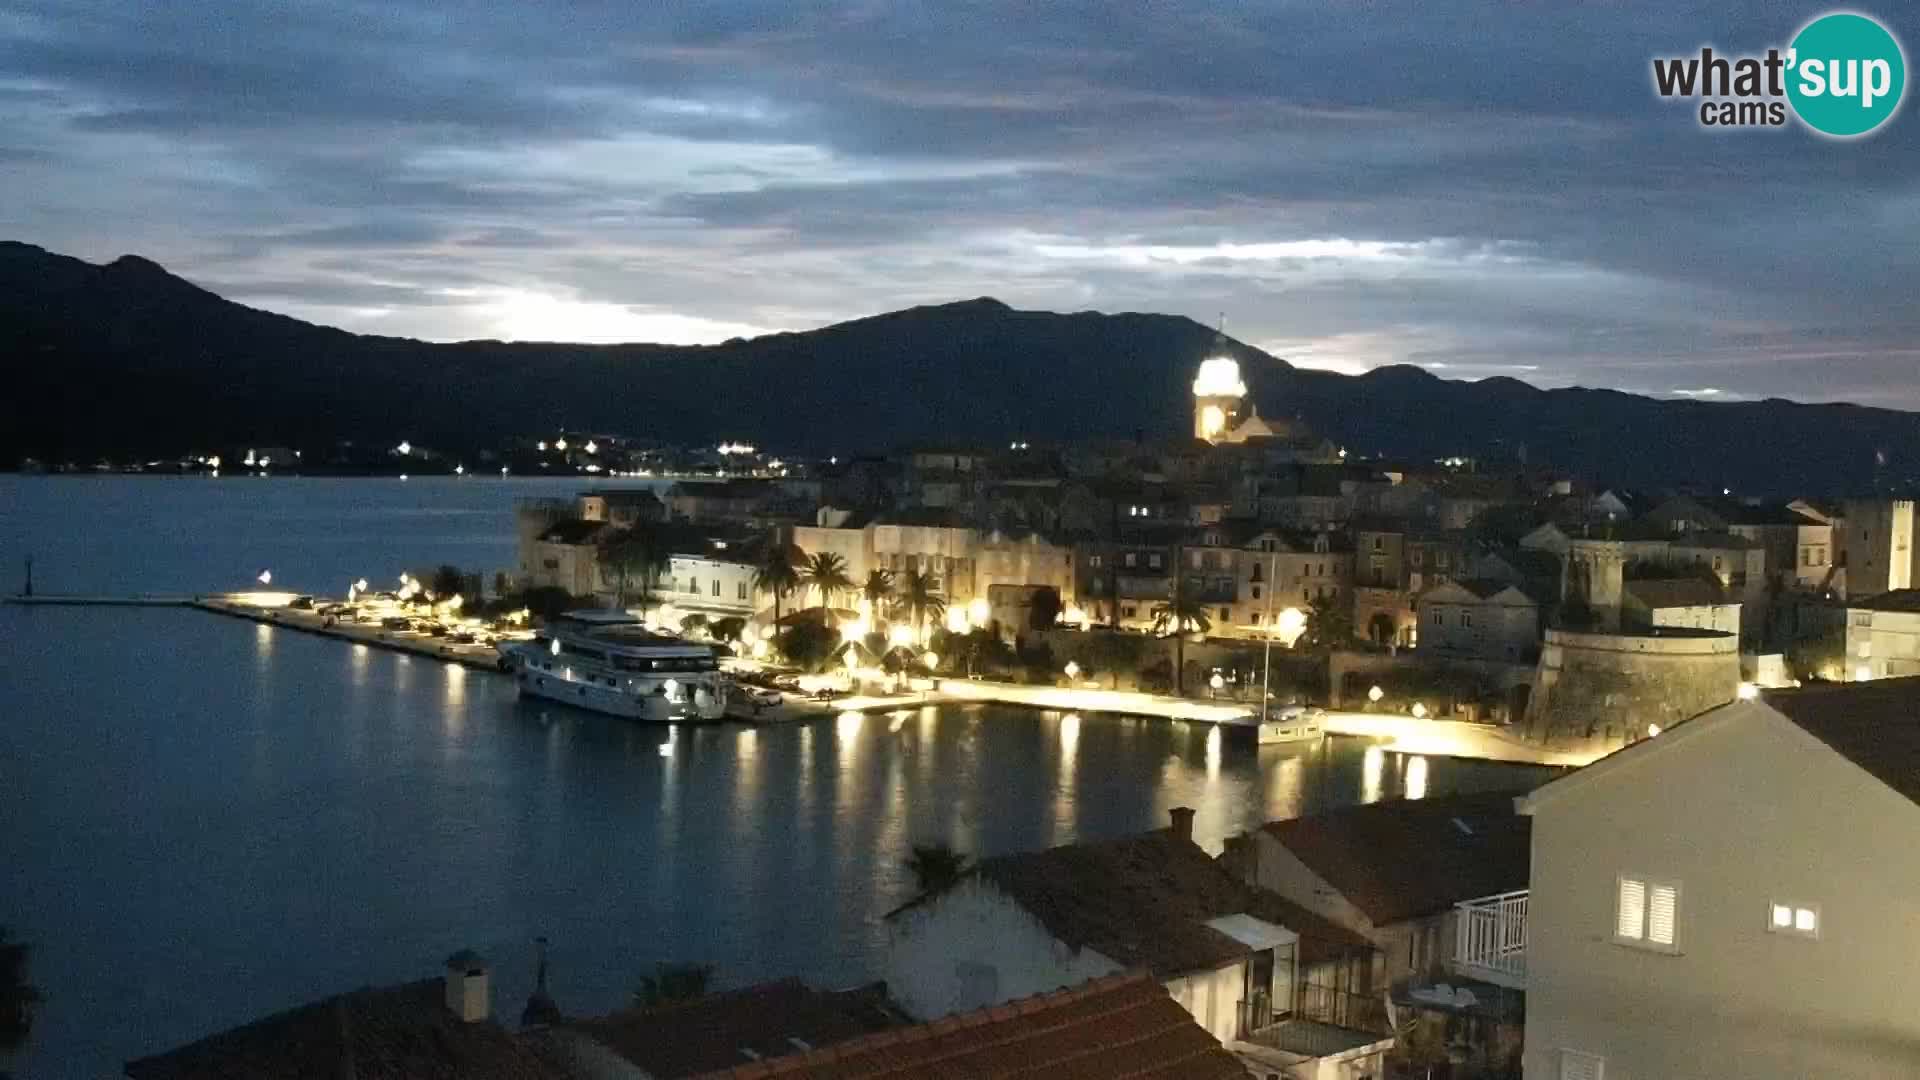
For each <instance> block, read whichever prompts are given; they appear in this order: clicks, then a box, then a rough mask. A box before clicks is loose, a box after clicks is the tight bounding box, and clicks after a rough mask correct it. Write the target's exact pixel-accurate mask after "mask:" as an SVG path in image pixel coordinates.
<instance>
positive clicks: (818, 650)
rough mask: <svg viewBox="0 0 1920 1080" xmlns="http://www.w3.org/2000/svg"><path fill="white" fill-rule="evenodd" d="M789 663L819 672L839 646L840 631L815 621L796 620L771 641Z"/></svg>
mask: <svg viewBox="0 0 1920 1080" xmlns="http://www.w3.org/2000/svg"><path fill="white" fill-rule="evenodd" d="M773 643H774V644H775V645H776V646H778V647H779V649H780V653H781V655H783V656H785V657H786V658H787V661H788V662H789V663H792V664H795V665H798V666H799V667H803V668H805V669H807V670H808V671H819V670H820V669H822V668H824V667H826V666H827V662H828V661H830V660H832V659H833V655H834V653H835V652H836V651H837V650H838V648H839V646H840V631H838V630H835V629H833V628H832V627H830V626H828V625H827V624H825V623H823V622H820V621H819V620H817V619H811V618H809V619H796V620H794V624H793V625H792V626H789V627H787V628H786V629H785V630H782V631H780V634H779V636H777V637H775V638H774V639H773Z"/></svg>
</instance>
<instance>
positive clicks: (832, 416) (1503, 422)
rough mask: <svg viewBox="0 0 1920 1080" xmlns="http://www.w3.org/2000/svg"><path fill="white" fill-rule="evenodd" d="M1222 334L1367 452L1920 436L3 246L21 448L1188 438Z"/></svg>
mask: <svg viewBox="0 0 1920 1080" xmlns="http://www.w3.org/2000/svg"><path fill="white" fill-rule="evenodd" d="M1216 341H1223V344H1221V345H1220V346H1219V347H1220V348H1222V349H1224V351H1226V352H1227V353H1229V354H1231V355H1233V356H1234V357H1235V358H1236V359H1238V360H1239V361H1240V363H1241V365H1242V369H1243V374H1244V376H1245V378H1246V381H1247V382H1248V384H1249V386H1250V387H1251V391H1252V397H1253V399H1254V401H1255V403H1256V404H1257V405H1258V406H1259V408H1260V411H1261V413H1262V415H1266V416H1274V417H1293V418H1299V419H1301V420H1304V421H1305V422H1306V423H1308V424H1309V425H1311V426H1312V427H1313V428H1314V429H1316V430H1318V431H1319V432H1321V433H1323V434H1325V435H1327V436H1328V437H1329V438H1332V439H1334V440H1335V441H1337V442H1340V443H1342V444H1344V445H1347V446H1349V447H1351V448H1352V449H1354V450H1355V452H1357V453H1362V454H1376V453H1378V454H1387V455H1392V456H1398V457H1410V458H1416V459H1419V458H1431V457H1441V456H1450V455H1455V454H1464V455H1467V456H1479V457H1511V456H1514V455H1516V454H1518V453H1519V452H1520V451H1521V448H1523V447H1524V448H1525V449H1526V451H1527V452H1528V453H1529V454H1530V456H1531V458H1532V460H1534V461H1535V462H1542V463H1552V464H1554V465H1557V466H1561V467H1567V468H1573V469H1576V470H1579V471H1583V472H1587V473H1590V474H1593V475H1598V476H1602V477H1606V478H1608V479H1610V480H1612V481H1613V482H1617V483H1624V484H1630V485H1636V486H1653V485H1660V484H1667V483H1682V482H1691V483H1695V484H1708V485H1713V486H1719V485H1722V484H1724V485H1726V486H1730V487H1736V488H1740V489H1742V490H1748V491H1769V492H1772V491H1782V492H1784V491H1812V492H1835V491H1847V490H1859V489H1864V488H1865V487H1867V486H1869V485H1871V484H1872V483H1873V482H1875V480H1876V479H1878V477H1877V475H1876V466H1875V455H1876V452H1883V453H1885V454H1887V455H1888V456H1889V457H1890V458H1891V460H1892V461H1893V462H1894V463H1895V467H1896V469H1898V468H1902V467H1904V468H1907V469H1909V470H1910V469H1911V466H1910V465H1909V464H1908V463H1910V462H1912V461H1913V460H1914V459H1915V458H1916V457H1920V415H1916V414H1913V413H1905V412H1897V411H1894V410H1888V409H1879V408H1870V407H1866V406H1859V405H1852V404H1837V403H1828V404H1804V403H1794V402H1785V401H1782V400H1780V399H1767V400H1765V401H1754V402H1703V401H1694V400H1680V401H1668V400H1660V399H1654V398H1648V397H1642V396H1639V395H1633V394H1627V393H1625V392H1622V391H1616V390H1608V389H1604V388H1582V387H1570V388H1551V389H1547V388H1541V387H1535V386H1532V385H1531V384H1528V383H1526V382H1524V381H1522V380H1519V379H1514V378H1512V377H1509V376H1493V377H1490V378H1487V379H1482V380H1477V381H1461V380H1454V379H1448V378H1444V377H1442V376H1439V375H1436V374H1435V373H1434V372H1432V371H1429V370H1427V369H1425V368H1420V367H1415V366H1412V365H1405V364H1400V365H1389V366H1385V367H1381V368H1375V369H1373V370H1371V371H1369V372H1366V373H1365V374H1362V375H1358V376H1348V375H1341V374H1338V373H1334V372H1327V371H1320V370H1314V369H1306V368H1297V367H1294V366H1293V365H1291V364H1289V363H1287V362H1286V361H1285V360H1284V359H1283V358H1280V357H1276V356H1272V355H1270V354H1268V353H1266V352H1264V351H1262V350H1260V349H1258V348H1255V347H1253V346H1251V345H1247V344H1246V343H1244V342H1240V341H1236V340H1234V339H1232V338H1231V337H1226V338H1224V339H1222V338H1221V337H1220V336H1219V335H1217V333H1216V331H1215V330H1213V329H1212V328H1209V327H1206V326H1204V325H1202V324H1200V323H1198V322H1195V321H1193V320H1191V319H1188V318H1185V317H1183V316H1174V315H1159V314H1153V313H1147V312H1115V313H1104V312H1094V311H1083V312H1072V313H1055V312H1044V311H1025V310H1021V309H1017V308H1014V307H1011V306H1009V305H1008V304H1006V303H1004V302H1003V301H1000V300H998V299H996V298H993V297H990V296H981V297H975V298H972V299H968V300H958V301H952V302H948V303H943V304H927V305H920V306H916V307H910V308H905V309H901V310H897V311H889V312H881V313H877V314H874V315H869V316H863V317H861V318H856V319H850V320H847V321H844V322H839V323H834V324H831V325H828V326H824V327H820V328H817V329H814V330H804V331H782V332H777V333H773V334H766V335H761V336H759V337H754V338H736V339H733V340H730V341H726V342H722V343H718V344H711V345H700V346H675V345H660V344H650V343H640V342H635V343H624V344H608V345H586V344H575V343H567V342H525V341H520V342H502V341H490V340H470V341H461V342H447V343H435V342H426V341H420V340H417V339H412V338H398V337H386V336H377V335H361V334H355V333H352V332H349V331H346V330H342V329H338V328H335V327H328V326H321V325H317V324H313V323H307V322H304V321H302V320H299V319H296V318H293V317H291V316H287V315H281V314H277V313H274V312H270V311H264V310H261V309H257V308H252V307H249V306H247V305H244V304H239V303H236V302H234V301H231V300H228V299H226V298H224V297H221V296H219V295H218V294H216V293H214V292H211V291H208V290H206V289H204V288H202V287H200V286H198V285H196V284H194V283H193V282H191V281H188V280H187V279H185V278H182V277H179V276H178V275H175V274H172V273H171V272H169V271H167V270H166V269H165V268H164V267H162V266H160V265H159V264H158V263H155V262H153V261H152V260H149V259H146V258H144V257H142V256H138V255H123V256H121V257H119V258H116V259H114V260H113V261H111V262H109V263H106V264H103V265H102V264H93V263H87V262H84V261H82V260H79V259H74V258H72V257H70V256H65V255H60V254H57V253H54V252H50V251H47V250H45V249H43V248H40V247H37V246H35V245H31V244H25V243H22V242H19V241H0V352H4V353H5V354H7V355H10V356H13V357H14V358H15V361H16V362H15V363H14V364H12V365H10V366H11V367H12V368H13V369H14V372H13V378H14V382H15V384H16V386H17V387H19V389H20V392H19V393H16V394H15V395H14V396H13V400H14V401H15V402H16V404H15V405H14V406H13V411H14V412H15V413H16V414H17V415H15V417H14V418H13V419H14V423H12V424H10V425H9V431H8V432H6V433H0V461H12V460H17V459H19V458H20V457H23V456H34V457H39V458H42V459H45V460H54V461H59V460H67V459H68V458H69V457H72V456H75V455H92V454H128V453H137V454H146V455H162V454H173V453H180V452H184V451H188V450H191V449H193V448H195V447H217V446H231V445H234V444H244V443H256V444H260V445H270V444H279V445H287V444H292V445H309V446H326V445H331V444H332V443H333V442H334V441H335V440H338V439H348V440H357V441H364V442H370V443H372V444H375V445H384V444H388V443H391V442H397V441H398V440H399V439H400V438H410V439H412V440H413V441H415V442H416V443H420V444H422V445H439V446H446V447H449V448H453V449H467V448H469V447H479V446H484V445H494V444H497V443H498V442H500V441H501V440H503V439H506V438H509V437H512V436H515V435H522V434H526V433H531V432H538V431H544V430H549V429H552V428H556V427H558V426H561V425H566V426H568V427H570V428H584V429H591V430H606V431H621V432H626V433H630V434H636V435H647V436H653V437H656V438H659V439H662V440H663V441H669V442H681V443H693V444H701V443H707V442H718V441H722V440H725V439H747V440H749V441H754V442H756V443H759V444H761V445H769V446H778V447H781V448H782V449H783V450H789V451H794V452H802V453H821V454H825V453H833V452H854V451H859V450H888V449H894V448H897V447H898V446H901V445H905V444H910V443H913V442H916V441H938V442H955V441H961V442H981V443H987V444H992V443H996V442H1001V441H1006V440H1008V439H1012V438H1025V439H1042V440H1051V439H1060V440H1072V439H1084V438H1101V437H1109V438H1112V437H1118V438H1130V437H1134V436H1136V435H1138V436H1144V437H1177V436H1184V435H1185V434H1186V433H1187V432H1188V431H1190V430H1191V429H1190V426H1189V425H1190V423H1191V418H1190V412H1189V408H1190V404H1189V403H1190V400H1191V398H1190V393H1189V388H1188V383H1189V382H1190V381H1191V379H1192V376H1193V371H1194V368H1195V367H1196V366H1197V365H1198V363H1199V361H1200V359H1201V358H1202V357H1204V356H1206V355H1208V354H1210V353H1211V352H1213V351H1214V349H1215V348H1216Z"/></svg>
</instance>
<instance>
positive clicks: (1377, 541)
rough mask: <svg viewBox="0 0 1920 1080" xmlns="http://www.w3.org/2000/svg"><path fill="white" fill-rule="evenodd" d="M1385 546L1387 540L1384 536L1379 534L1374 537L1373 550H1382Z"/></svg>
mask: <svg viewBox="0 0 1920 1080" xmlns="http://www.w3.org/2000/svg"><path fill="white" fill-rule="evenodd" d="M1385 547H1386V540H1385V539H1384V538H1382V537H1378V536H1376V537H1374V538H1373V550H1375V551H1380V550H1382V549H1383V548H1385Z"/></svg>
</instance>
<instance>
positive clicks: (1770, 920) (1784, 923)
mask: <svg viewBox="0 0 1920 1080" xmlns="http://www.w3.org/2000/svg"><path fill="white" fill-rule="evenodd" d="M1767 932H1768V933H1773V934H1788V935H1791V936H1793V937H1805V938H1815V939H1818V938H1819V937H1820V905H1818V904H1793V903H1787V902H1785V901H1781V900H1775V901H1774V902H1773V903H1771V904H1768V905H1767Z"/></svg>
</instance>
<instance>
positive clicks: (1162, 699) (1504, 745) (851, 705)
mask: <svg viewBox="0 0 1920 1080" xmlns="http://www.w3.org/2000/svg"><path fill="white" fill-rule="evenodd" d="M293 596H294V594H292V593H278V592H264V591H263V592H240V593H217V594H211V595H205V596H188V595H160V594H143V595H134V596H85V595H53V594H46V595H33V596H26V595H16V596H9V597H7V598H6V602H7V603H9V604H20V605H32V606H42V607H180V608H193V609H197V610H200V611H205V612H210V613H212V614H215V615H226V616H229V617H232V618H238V619H247V620H249V621H251V622H256V623H264V624H266V625H269V626H282V627H286V628H287V629H289V630H297V631H299V632H301V633H307V634H316V635H319V636H321V637H330V638H335V639H338V640H340V641H348V642H352V643H354V644H357V645H366V646H369V647H371V648H376V649H387V650H390V651H393V652H401V653H407V654H409V655H413V656H419V657H424V658H426V659H431V660H439V661H442V662H444V663H449V664H460V665H462V666H463V667H468V668H472V669H474V670H478V671H490V672H494V673H501V668H500V655H499V653H498V652H496V651H495V650H494V648H493V647H492V646H490V645H467V644H461V643H458V642H452V641H447V640H445V639H443V638H437V637H433V636H431V635H428V634H421V633H416V632H414V631H411V630H393V629H387V628H385V627H382V626H378V625H375V624H370V623H354V622H337V621H333V622H330V620H328V619H327V618H326V617H325V616H322V615H320V614H318V613H316V612H313V611H306V610H301V609H297V608H291V607H287V606H286V604H287V602H288V601H290V600H291V599H292V598H293ZM747 663H748V664H751V663H752V662H751V661H749V662H747ZM968 703H979V704H999V705H1022V706H1026V707H1029V708H1036V709H1053V710H1057V711H1062V712H1097V713H1110V714H1116V715H1121V716H1141V717H1148V718H1152V719H1160V720H1181V721H1186V722H1189V723H1201V724H1216V725H1220V726H1223V727H1252V726H1254V725H1256V724H1257V723H1258V722H1259V716H1258V712H1257V710H1256V709H1255V708H1253V707H1251V706H1248V705H1246V704H1239V703H1235V704H1227V703H1214V702H1207V701H1190V700H1187V699H1185V698H1176V697H1168V696H1165V695H1159V694H1143V693H1136V692H1132V691H1122V690H1097V689H1092V688H1076V687H1060V686H1023V685H1019V684H1016V683H1003V682H991V681H986V680H980V679H966V678H952V677H948V678H940V679H927V678H924V677H923V678H921V679H919V680H916V688H915V689H912V690H908V691H901V692H895V693H861V692H855V693H851V694H847V695H844V696H841V697H836V698H833V699H831V700H825V701H821V700H815V699H813V698H811V697H808V696H806V695H804V694H788V695H786V697H785V700H784V701H783V702H782V703H781V704H779V705H768V706H762V707H761V708H759V709H753V708H743V707H734V708H731V709H729V712H728V717H729V719H733V720H738V721H741V722H744V723H765V724H780V723H795V722H806V721H810V720H817V719H820V718H823V717H828V716H837V715H839V714H841V713H847V712H858V713H869V712H892V711H895V710H899V709H917V708H921V707H923V706H927V705H954V704H968ZM1325 724H1326V730H1327V733H1328V734H1330V735H1350V736H1356V737H1359V738H1368V739H1382V740H1387V743H1386V746H1385V749H1387V750H1390V751H1394V752H1396V753H1407V754H1421V755H1427V756H1437V757H1458V758H1473V759H1478V760H1483V761H1507V762H1514V763H1520V764H1531V765H1558V766H1579V765H1585V764H1587V763H1588V762H1589V761H1590V760H1592V758H1593V757H1594V756H1596V755H1592V754H1574V753H1568V752H1565V751H1555V750H1548V749H1545V748H1543V747H1538V746H1534V745H1532V744H1530V743H1526V742H1523V741H1521V740H1520V739H1518V738H1515V737H1513V736H1510V735H1508V734H1506V733H1505V732H1504V731H1501V730H1500V729H1498V728H1492V727H1488V726H1487V725H1484V724H1466V723H1460V722H1456V721H1449V720H1436V719H1418V718H1415V717H1411V716H1399V715H1392V714H1383V713H1357V712H1335V711H1329V712H1328V713H1327V715H1326V721H1325Z"/></svg>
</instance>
